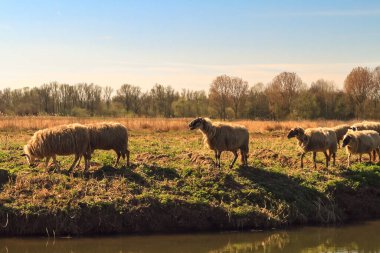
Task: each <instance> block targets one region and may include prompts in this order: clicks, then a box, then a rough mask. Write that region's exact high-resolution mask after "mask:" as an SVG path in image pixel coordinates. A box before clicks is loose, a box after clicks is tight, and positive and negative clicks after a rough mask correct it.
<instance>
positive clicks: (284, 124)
mask: <svg viewBox="0 0 380 253" xmlns="http://www.w3.org/2000/svg"><path fill="white" fill-rule="evenodd" d="M191 120H192V119H190V118H175V119H167V118H111V117H95V118H94V117H61V116H3V117H0V130H8V131H9V130H37V129H43V128H47V127H52V126H57V125H63V124H70V123H82V124H87V123H94V122H102V121H115V122H120V123H122V124H124V125H125V126H126V127H127V128H128V129H131V130H152V131H176V130H187V125H188V123H189V122H190V121H191ZM234 123H237V124H241V125H244V126H246V127H247V128H248V129H249V131H250V132H267V131H269V132H271V131H286V130H289V129H291V128H292V127H296V126H300V127H304V128H308V127H318V126H322V127H331V126H335V125H339V124H343V123H347V122H344V121H337V120H316V121H310V120H303V121H257V120H237V121H234ZM348 123H349V124H350V123H352V121H351V122H348Z"/></svg>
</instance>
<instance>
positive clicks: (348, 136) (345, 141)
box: [342, 134, 355, 147]
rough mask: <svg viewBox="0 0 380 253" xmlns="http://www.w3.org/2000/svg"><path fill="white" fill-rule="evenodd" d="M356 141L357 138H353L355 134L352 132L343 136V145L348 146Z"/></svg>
mask: <svg viewBox="0 0 380 253" xmlns="http://www.w3.org/2000/svg"><path fill="white" fill-rule="evenodd" d="M353 142H355V138H353V136H352V135H351V134H346V135H345V136H344V137H343V144H342V147H345V146H347V145H348V144H350V143H353Z"/></svg>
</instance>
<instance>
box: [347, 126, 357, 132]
mask: <svg viewBox="0 0 380 253" xmlns="http://www.w3.org/2000/svg"><path fill="white" fill-rule="evenodd" d="M348 129H349V130H352V131H358V127H356V126H350V127H349V128H348Z"/></svg>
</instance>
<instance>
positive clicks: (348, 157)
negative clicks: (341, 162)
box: [347, 153, 351, 168]
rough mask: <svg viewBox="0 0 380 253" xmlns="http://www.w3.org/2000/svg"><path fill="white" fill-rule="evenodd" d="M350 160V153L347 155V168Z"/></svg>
mask: <svg viewBox="0 0 380 253" xmlns="http://www.w3.org/2000/svg"><path fill="white" fill-rule="evenodd" d="M350 158H351V153H348V156H347V168H350Z"/></svg>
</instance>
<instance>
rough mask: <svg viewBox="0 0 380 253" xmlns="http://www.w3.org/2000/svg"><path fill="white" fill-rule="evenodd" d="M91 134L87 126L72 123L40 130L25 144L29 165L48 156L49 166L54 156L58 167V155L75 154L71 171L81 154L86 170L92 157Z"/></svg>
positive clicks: (25, 153)
mask: <svg viewBox="0 0 380 253" xmlns="http://www.w3.org/2000/svg"><path fill="white" fill-rule="evenodd" d="M90 151H91V149H90V135H89V131H88V129H87V127H85V126H83V125H81V124H70V125H63V126H57V127H52V128H47V129H43V130H39V131H37V132H35V133H34V135H33V136H32V138H31V139H30V140H29V141H28V143H27V144H26V145H25V146H24V153H23V154H22V156H25V157H26V159H27V161H28V163H29V165H31V166H33V165H35V162H36V159H43V158H45V157H46V161H45V166H46V168H47V166H48V164H49V160H50V158H53V162H54V164H55V166H56V167H57V168H58V165H57V160H56V156H57V155H72V154H74V155H75V159H74V162H73V164H72V165H71V167H70V169H69V171H70V172H71V171H72V170H73V168H74V167H75V165H76V164H77V163H78V161H79V159H80V157H81V156H84V157H85V170H87V169H88V166H89V160H90V158H91V152H90Z"/></svg>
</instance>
